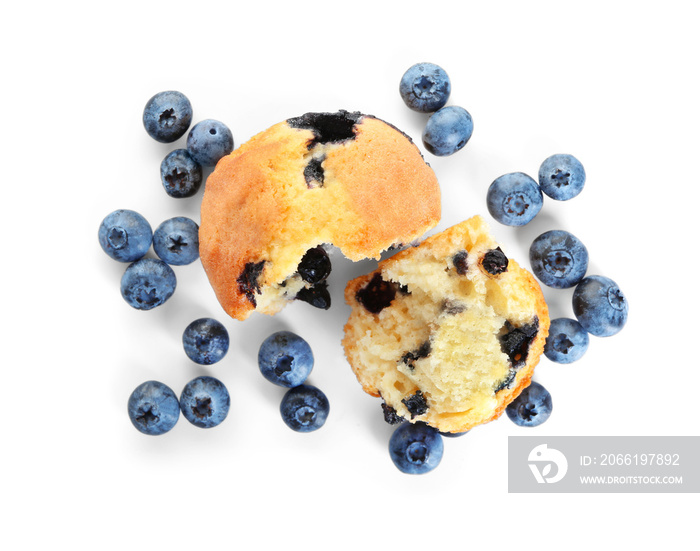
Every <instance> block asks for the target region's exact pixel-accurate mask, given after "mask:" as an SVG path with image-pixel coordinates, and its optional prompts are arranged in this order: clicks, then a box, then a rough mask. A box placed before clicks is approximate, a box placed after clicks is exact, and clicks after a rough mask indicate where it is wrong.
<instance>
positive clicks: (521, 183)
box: [486, 172, 543, 226]
mask: <svg viewBox="0 0 700 551" xmlns="http://www.w3.org/2000/svg"><path fill="white" fill-rule="evenodd" d="M542 202H543V201H542V190H540V186H538V185H537V182H535V180H533V179H532V178H530V176H528V175H527V174H524V173H522V172H511V173H509V174H504V175H503V176H499V177H498V178H496V179H495V180H494V181H493V182H492V183H491V185H490V186H489V189H488V192H487V193H486V206H487V208H488V209H489V212H490V213H491V216H493V218H494V220H496V221H497V222H500V223H501V224H505V225H506V226H524V225H525V224H527V223H528V222H530V221H531V220H532V219H533V218H534V217H535V216H537V213H538V212H540V209H541V208H542Z"/></svg>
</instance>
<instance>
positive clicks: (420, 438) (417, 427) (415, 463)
mask: <svg viewBox="0 0 700 551" xmlns="http://www.w3.org/2000/svg"><path fill="white" fill-rule="evenodd" d="M443 449H444V445H443V442H442V436H440V433H439V432H438V431H436V430H435V429H434V428H432V427H430V426H428V425H426V424H425V423H415V424H413V423H404V424H402V425H399V426H398V427H397V428H396V430H394V433H393V434H392V435H391V438H390V439H389V455H390V456H391V460H392V461H393V462H394V465H396V468H397V469H399V470H400V471H401V472H402V473H406V474H424V473H427V472H430V471H432V470H433V469H434V468H435V467H437V466H438V465H439V464H440V460H441V459H442V452H443Z"/></svg>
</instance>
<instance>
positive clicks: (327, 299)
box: [294, 281, 331, 310]
mask: <svg viewBox="0 0 700 551" xmlns="http://www.w3.org/2000/svg"><path fill="white" fill-rule="evenodd" d="M294 298H295V299H297V300H301V301H302V302H306V303H307V304H310V305H311V306H313V307H314V308H320V309H321V310H328V309H329V308H330V307H331V294H330V292H329V291H328V283H327V282H326V281H322V282H321V283H317V284H316V285H312V286H311V287H304V288H303V289H301V290H300V291H299V292H298V293H297V296H296V297H294Z"/></svg>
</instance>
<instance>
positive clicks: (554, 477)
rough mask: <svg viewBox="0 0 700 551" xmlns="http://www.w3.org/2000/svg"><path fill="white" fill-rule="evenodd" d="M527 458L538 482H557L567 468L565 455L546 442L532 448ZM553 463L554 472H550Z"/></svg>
mask: <svg viewBox="0 0 700 551" xmlns="http://www.w3.org/2000/svg"><path fill="white" fill-rule="evenodd" d="M527 460H528V466H529V467H530V470H531V471H532V474H533V475H534V476H535V479H536V480H537V482H538V484H545V483H550V484H551V483H554V482H559V481H560V480H561V479H562V478H564V475H566V471H567V469H568V468H569V463H568V462H567V460H566V456H564V454H563V453H561V452H560V451H559V450H556V449H554V448H548V447H547V444H540V445H539V446H535V447H534V448H532V451H531V452H530V455H529V456H528V458H527ZM553 465H554V466H555V467H556V471H555V472H554V474H552V466H553Z"/></svg>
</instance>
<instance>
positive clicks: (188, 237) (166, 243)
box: [153, 216, 199, 266]
mask: <svg viewBox="0 0 700 551" xmlns="http://www.w3.org/2000/svg"><path fill="white" fill-rule="evenodd" d="M153 250H154V251H155V252H156V254H157V255H158V256H159V257H160V259H161V260H163V261H164V262H167V263H168V264H170V265H171V266H184V265H185V264H191V263H192V262H194V261H195V260H197V259H198V258H199V226H198V225H197V223H196V222H194V220H191V219H189V218H186V217H184V216H176V217H175V218H170V219H169V220H166V221H165V222H163V223H162V224H161V225H160V226H158V227H157V228H156V231H155V232H153Z"/></svg>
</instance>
